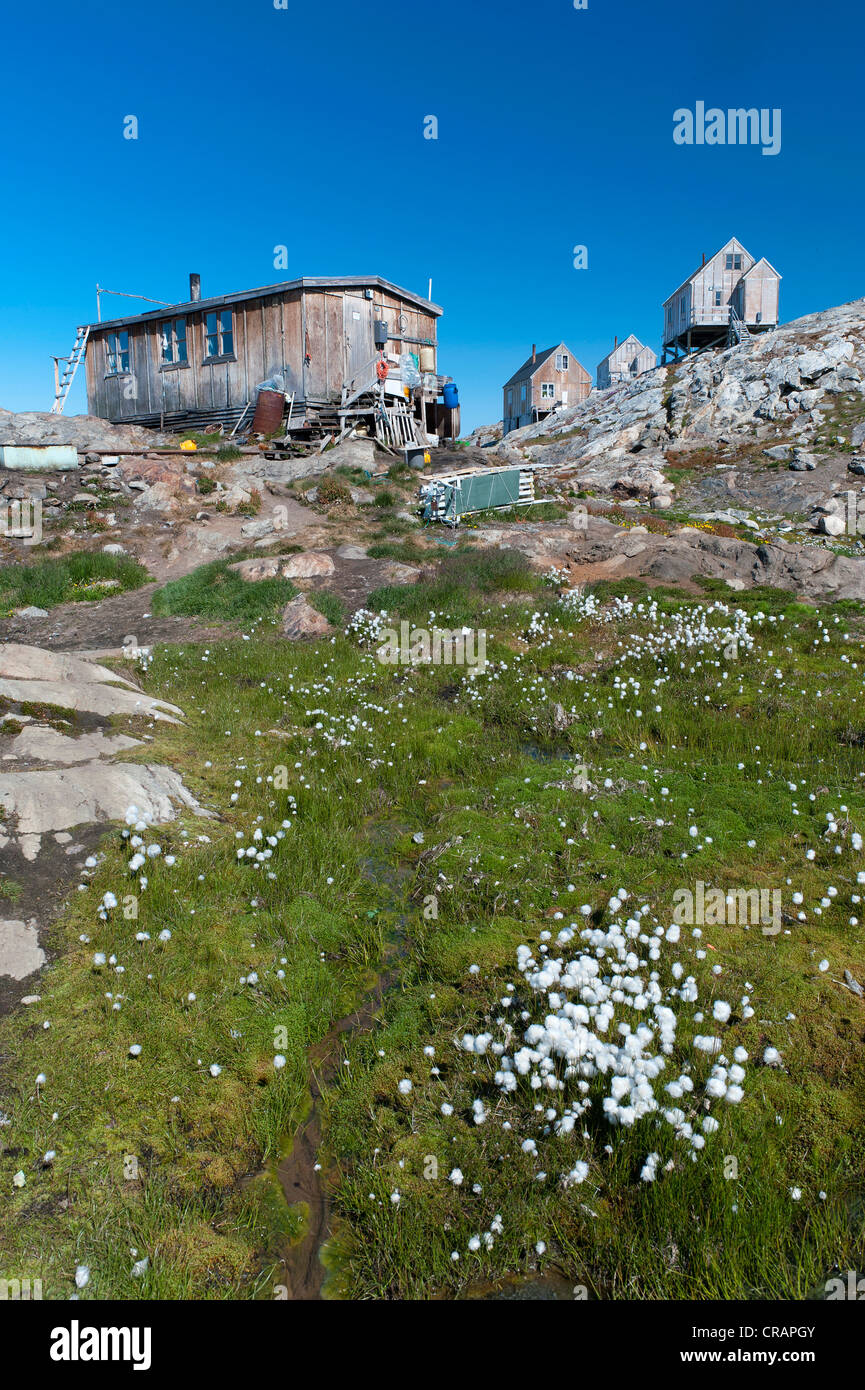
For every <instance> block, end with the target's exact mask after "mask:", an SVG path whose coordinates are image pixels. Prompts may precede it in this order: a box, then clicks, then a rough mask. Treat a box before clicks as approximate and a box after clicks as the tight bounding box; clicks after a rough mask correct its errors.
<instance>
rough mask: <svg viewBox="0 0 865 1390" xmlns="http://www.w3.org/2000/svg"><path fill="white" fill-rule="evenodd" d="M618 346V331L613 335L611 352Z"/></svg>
mask: <svg viewBox="0 0 865 1390" xmlns="http://www.w3.org/2000/svg"><path fill="white" fill-rule="evenodd" d="M618 346H619V335H618V333H617V334H616V336H615V338H614V339H613V352H615V350H616V348H617V347H618Z"/></svg>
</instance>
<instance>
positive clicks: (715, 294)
mask: <svg viewBox="0 0 865 1390" xmlns="http://www.w3.org/2000/svg"><path fill="white" fill-rule="evenodd" d="M712 303H713V304H714V306H715V308H716V309H719V308H720V307H721V291H720V290H712Z"/></svg>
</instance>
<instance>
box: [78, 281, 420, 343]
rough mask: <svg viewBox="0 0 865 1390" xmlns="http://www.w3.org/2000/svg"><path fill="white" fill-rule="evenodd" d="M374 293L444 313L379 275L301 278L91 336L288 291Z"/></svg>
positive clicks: (190, 303)
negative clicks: (384, 291)
mask: <svg viewBox="0 0 865 1390" xmlns="http://www.w3.org/2000/svg"><path fill="white" fill-rule="evenodd" d="M345 288H349V289H367V288H368V289H373V288H377V289H380V290H386V291H387V292H388V293H390V294H394V295H397V296H398V297H399V298H400V299H405V300H406V301H407V302H408V303H410V304H416V305H417V306H418V307H419V308H421V309H423V310H424V311H425V313H428V314H433V315H434V316H435V317H436V318H438V317H439V316H440V315H441V314H442V313H444V310H443V309H442V307H441V305H440V304H434V303H433V302H432V300H430V299H424V298H423V297H422V295H419V294H413V293H412V291H411V290H404V289H401V288H400V286H399V285H394V284H393V283H392V282H391V281H390V280H383V279H382V277H381V276H380V275H321V276H303V277H302V278H301V279H299V280H282V281H280V282H279V284H276V285H263V286H261V287H260V288H259V289H255V290H239V291H237V292H236V293H235V294H220V295H215V296H213V297H212V298H210V299H188V300H185V301H184V302H183V303H181V304H167V305H165V307H164V308H160V309H148V310H147V312H146V313H143V314H130V315H128V316H126V317H124V318H117V319H103V320H102V322H101V323H91V324H90V331H91V333H96V332H99V331H100V330H101V329H103V328H118V327H123V326H125V325H126V324H130V323H147V322H149V321H151V320H153V319H164V318H167V317H169V316H170V315H174V314H192V313H197V312H199V311H200V310H202V309H204V310H209V309H219V308H224V307H226V306H228V305H231V304H239V303H242V302H243V301H244V300H247V299H264V298H266V297H267V296H268V295H272V294H285V293H286V292H287V291H289V290H299V289H306V290H315V289H345Z"/></svg>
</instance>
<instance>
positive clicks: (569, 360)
mask: <svg viewBox="0 0 865 1390" xmlns="http://www.w3.org/2000/svg"><path fill="white" fill-rule="evenodd" d="M591 389H592V378H591V377H590V376H589V373H588V372H587V371H586V369H585V367H583V366H582V365H581V364H580V363H579V362H578V361H577V359H576V357H575V356H574V354H573V353H572V352H571V350H570V348H569V347H568V346H567V344H566V343H558V344H556V345H555V346H554V347H551V348H544V350H543V351H542V352H538V351H537V349H536V348H535V345H534V343H533V344H532V352H531V356H530V357H527V358H526V360H525V362H524V363H523V365H522V366H521V367H520V368H519V370H518V371H516V372H514V374H513V376H512V377H510V378H509V379H508V380H507V381H506V382H505V384H504V387H503V393H504V401H503V405H502V421H503V428H502V432H503V434H509V433H510V432H511V430H518V429H520V428H521V427H522V426H523V425H533V424H534V423H535V421H537V420H543V419H545V418H546V416H547V415H549V414H550V413H551V412H552V411H554V410H558V409H559V408H560V407H562V406H566V405H577V404H578V403H579V402H580V401H584V400H585V399H586V397H587V396H588V394H589V392H590V391H591Z"/></svg>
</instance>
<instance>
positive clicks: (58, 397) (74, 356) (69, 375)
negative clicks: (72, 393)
mask: <svg viewBox="0 0 865 1390" xmlns="http://www.w3.org/2000/svg"><path fill="white" fill-rule="evenodd" d="M89 337H90V325H89V324H85V325H84V326H83V327H79V328H77V329H76V330H75V343H74V346H73V348H72V351H71V352H70V354H69V356H68V357H55V358H54V404H53V405H52V407H51V414H52V415H62V414H63V407H64V405H65V404H66V397H67V396H68V395H69V388H70V386H71V385H72V383H73V381H74V380H75V373H76V372H77V371H78V368H79V367H80V366H81V363H82V362H83V361H84V354H85V352H86V351H87V339H88V338H89ZM61 362H65V363H66V366H65V367H64V368H63V372H62V375H61V373H60V369H59V363H61Z"/></svg>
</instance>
